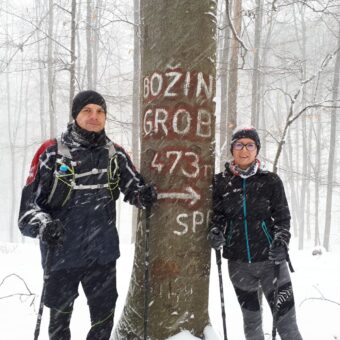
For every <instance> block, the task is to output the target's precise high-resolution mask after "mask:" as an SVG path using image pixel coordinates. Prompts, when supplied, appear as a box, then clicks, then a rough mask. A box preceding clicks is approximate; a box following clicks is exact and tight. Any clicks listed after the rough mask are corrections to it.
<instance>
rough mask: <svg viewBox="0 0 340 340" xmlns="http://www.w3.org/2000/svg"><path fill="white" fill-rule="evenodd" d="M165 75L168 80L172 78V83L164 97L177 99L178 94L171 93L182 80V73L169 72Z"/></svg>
mask: <svg viewBox="0 0 340 340" xmlns="http://www.w3.org/2000/svg"><path fill="white" fill-rule="evenodd" d="M165 75H166V76H167V77H168V78H171V81H170V82H169V85H168V86H167V88H166V89H165V91H164V97H176V96H177V95H178V93H176V92H171V90H172V88H173V87H174V86H175V85H176V84H177V82H178V80H179V79H180V78H181V76H182V73H180V72H167V73H165Z"/></svg>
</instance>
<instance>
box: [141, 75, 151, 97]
mask: <svg viewBox="0 0 340 340" xmlns="http://www.w3.org/2000/svg"><path fill="white" fill-rule="evenodd" d="M143 83H144V86H143V88H144V91H143V96H144V98H147V97H149V94H150V81H149V78H148V77H145V78H144V81H143Z"/></svg>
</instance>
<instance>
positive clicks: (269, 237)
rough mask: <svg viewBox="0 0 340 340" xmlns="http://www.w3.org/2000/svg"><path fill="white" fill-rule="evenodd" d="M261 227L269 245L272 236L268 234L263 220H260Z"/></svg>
mask: <svg viewBox="0 0 340 340" xmlns="http://www.w3.org/2000/svg"><path fill="white" fill-rule="evenodd" d="M261 228H262V230H263V232H264V233H265V235H266V237H267V240H268V243H269V245H271V243H272V241H273V238H272V237H271V236H270V234H269V231H268V229H267V224H266V222H265V221H262V223H261Z"/></svg>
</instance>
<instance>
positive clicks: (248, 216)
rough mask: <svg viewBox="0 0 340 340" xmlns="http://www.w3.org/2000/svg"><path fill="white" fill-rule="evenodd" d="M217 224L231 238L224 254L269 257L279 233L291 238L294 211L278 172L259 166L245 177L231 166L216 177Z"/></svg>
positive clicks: (256, 258) (253, 259)
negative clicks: (235, 172)
mask: <svg viewBox="0 0 340 340" xmlns="http://www.w3.org/2000/svg"><path fill="white" fill-rule="evenodd" d="M213 212H214V214H213V219H212V221H213V224H214V225H217V226H219V227H220V228H221V229H223V231H224V233H225V237H226V240H227V245H226V246H225V248H224V252H223V254H224V257H227V258H229V259H232V260H238V261H243V262H258V261H265V260H267V259H268V250H269V246H270V244H271V242H272V240H273V238H274V236H275V234H277V233H280V232H282V231H283V232H284V233H283V234H284V235H285V236H286V239H285V241H286V242H287V244H288V242H289V238H290V233H289V229H290V212H289V207H288V203H287V199H286V195H285V191H284V187H283V183H282V181H281V179H280V177H279V176H278V175H277V174H274V173H272V172H269V171H263V170H259V171H258V172H257V173H256V174H255V175H253V176H251V177H249V178H247V179H243V178H241V177H239V176H236V175H234V174H233V173H232V172H231V171H230V170H229V169H228V168H227V169H226V170H225V171H224V172H222V173H219V174H217V175H215V177H214V181H213Z"/></svg>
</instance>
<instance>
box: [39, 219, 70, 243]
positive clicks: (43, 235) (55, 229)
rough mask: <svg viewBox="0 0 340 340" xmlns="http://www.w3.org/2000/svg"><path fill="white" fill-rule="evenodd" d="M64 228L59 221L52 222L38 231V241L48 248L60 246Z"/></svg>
mask: <svg viewBox="0 0 340 340" xmlns="http://www.w3.org/2000/svg"><path fill="white" fill-rule="evenodd" d="M64 233H65V228H64V226H63V224H62V223H61V222H60V220H52V221H49V222H47V224H46V225H43V226H42V227H41V229H40V239H41V240H42V241H43V242H45V243H47V244H48V245H49V246H56V245H61V244H62V243H63V238H64Z"/></svg>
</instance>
